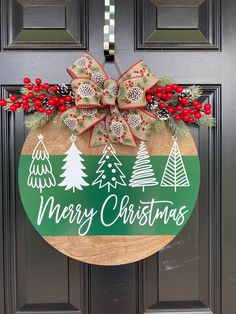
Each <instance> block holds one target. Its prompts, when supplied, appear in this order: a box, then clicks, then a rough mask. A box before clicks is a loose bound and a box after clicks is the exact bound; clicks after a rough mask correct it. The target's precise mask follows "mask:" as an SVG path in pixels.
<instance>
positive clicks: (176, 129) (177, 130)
mask: <svg viewBox="0 0 236 314" xmlns="http://www.w3.org/2000/svg"><path fill="white" fill-rule="evenodd" d="M167 125H168V126H169V127H170V129H171V132H172V134H173V136H175V137H176V138H177V139H181V138H184V137H188V136H189V135H190V132H189V128H188V126H187V125H186V124H185V123H184V122H183V121H175V120H174V119H173V118H172V117H171V116H170V117H169V119H168V120H167Z"/></svg>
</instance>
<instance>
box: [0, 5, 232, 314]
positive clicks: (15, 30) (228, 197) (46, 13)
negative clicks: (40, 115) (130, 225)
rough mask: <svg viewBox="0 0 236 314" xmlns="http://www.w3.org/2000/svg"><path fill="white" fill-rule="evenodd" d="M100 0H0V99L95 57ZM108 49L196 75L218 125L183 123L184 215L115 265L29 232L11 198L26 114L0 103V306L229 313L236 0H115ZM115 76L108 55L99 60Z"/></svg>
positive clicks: (182, 78) (5, 312)
mask: <svg viewBox="0 0 236 314" xmlns="http://www.w3.org/2000/svg"><path fill="white" fill-rule="evenodd" d="M103 6H104V2H103V0H96V1H95V0H91V1H89V2H88V1H86V0H78V1H76V0H51V1H50V0H36V1H30V0H2V1H1V31H2V32H1V53H0V73H1V78H0V79H1V81H0V84H1V91H2V97H6V96H7V95H8V94H9V93H11V92H12V91H13V90H14V91H15V90H19V88H20V84H21V82H22V81H21V79H22V78H23V77H24V76H29V77H31V78H32V79H33V78H35V77H42V79H43V80H44V81H48V82H49V83H56V82H61V83H62V82H64V83H68V82H69V76H68V75H67V73H66V71H65V68H66V67H67V66H68V65H70V64H72V63H73V62H74V61H75V60H76V59H77V58H78V57H79V56H80V55H81V53H82V50H85V49H89V50H90V52H91V53H92V54H93V55H94V56H95V57H96V58H97V59H98V60H100V61H101V60H102V58H103V51H102V47H103V23H104V20H103V19H104V7H103ZM116 13H117V14H116V52H117V55H118V58H119V60H120V63H121V66H122V67H123V69H126V68H127V67H128V66H130V65H132V64H133V63H134V62H135V61H136V60H137V59H140V58H142V59H144V61H145V62H146V63H147V64H148V65H149V66H150V67H151V69H152V71H153V72H154V73H155V74H156V75H157V76H159V77H160V76H163V75H170V76H172V77H174V78H175V79H176V82H177V83H180V84H193V83H195V84H199V85H201V86H202V88H203V90H204V95H205V97H207V98H208V100H209V102H212V103H213V106H214V115H215V117H216V119H217V127H216V128H214V129H212V130H208V129H205V128H202V129H201V130H198V129H196V128H192V134H193V137H194V139H195V141H196V144H197V146H198V150H199V154H200V159H201V175H202V179H201V189H200V194H199V199H198V202H197V204H196V208H195V211H194V213H193V215H192V216H191V219H190V221H189V222H188V224H187V225H186V227H185V228H184V230H183V231H182V232H181V234H179V235H178V236H177V237H176V239H175V240H174V241H173V242H172V243H170V244H169V245H168V246H167V247H166V248H164V249H163V250H162V251H161V252H159V253H158V254H155V255H153V256H151V257H150V258H147V259H146V260H143V261H140V262H138V263H135V264H129V265H125V266H121V267H97V266H90V265H86V264H83V263H79V262H77V261H75V260H72V259H69V258H67V257H66V256H64V255H62V254H60V253H58V252H57V251H56V250H54V249H53V248H52V247H50V246H49V245H48V244H47V243H46V242H45V241H43V240H42V239H41V238H40V236H39V235H38V234H37V233H36V232H35V231H34V229H33V227H32V226H31V224H30V222H29V221H28V219H27V218H26V215H25V213H24V210H23V208H22V204H21V201H20V198H19V192H18V186H17V166H18V159H19V154H20V150H21V147H22V145H23V142H24V139H25V136H26V134H27V130H26V129H25V128H24V124H23V121H24V116H23V114H22V115H21V114H17V115H14V114H11V113H7V112H5V111H4V110H2V111H1V116H0V117H1V128H0V132H1V133H0V149H1V158H0V173H1V181H0V191H1V199H0V206H1V210H0V313H1V314H14V313H19V314H23V313H28V314H33V313H42V314H46V313H55V314H57V313H60V314H72V313H73V314H75V313H81V312H82V313H83V314H87V313H91V314H101V313H103V314H110V313H113V314H121V313H122V314H138V313H139V314H140V313H145V312H152V313H182V314H183V313H193V312H194V313H197V314H200V313H208V314H210V313H213V314H220V313H222V314H234V313H236V298H235V295H236V267H235V265H236V263H235V262H236V261H235V256H236V253H235V247H236V237H235V221H236V211H235V209H234V206H233V204H234V193H235V192H234V190H235V177H236V170H235V169H236V168H235V162H236V157H235V156H236V146H235V133H236V129H235V116H236V109H235V108H236V106H235V102H234V98H235V95H234V94H235V86H234V85H235V82H236V36H235V34H236V19H235V15H236V3H235V1H234V0H222V1H220V0H152V1H148V0H130V1H127V0H119V1H116ZM106 69H107V71H108V72H109V74H110V75H111V76H117V75H118V74H117V72H116V68H115V66H114V65H113V64H108V65H107V67H106Z"/></svg>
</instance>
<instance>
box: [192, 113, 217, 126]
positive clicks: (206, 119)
mask: <svg viewBox="0 0 236 314" xmlns="http://www.w3.org/2000/svg"><path fill="white" fill-rule="evenodd" d="M194 122H195V123H196V124H197V125H198V126H201V125H203V126H207V127H213V126H215V125H216V119H215V118H213V117H212V116H207V115H205V114H203V115H202V117H201V119H199V120H195V121H194Z"/></svg>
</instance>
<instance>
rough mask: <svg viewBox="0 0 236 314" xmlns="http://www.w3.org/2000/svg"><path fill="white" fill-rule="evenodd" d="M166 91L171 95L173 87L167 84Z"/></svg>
mask: <svg viewBox="0 0 236 314" xmlns="http://www.w3.org/2000/svg"><path fill="white" fill-rule="evenodd" d="M165 91H166V92H167V93H169V92H170V91H172V87H171V86H170V85H169V84H167V85H166V86H165Z"/></svg>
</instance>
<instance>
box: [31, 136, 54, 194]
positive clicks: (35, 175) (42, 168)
mask: <svg viewBox="0 0 236 314" xmlns="http://www.w3.org/2000/svg"><path fill="white" fill-rule="evenodd" d="M27 185H28V186H30V187H32V188H34V189H35V188H37V189H39V190H40V193H42V191H43V189H44V188H50V187H52V186H55V185H56V180H55V177H54V175H53V173H52V166H51V163H50V160H49V154H48V151H47V149H46V147H45V145H44V143H43V135H42V134H40V135H38V143H37V145H36V146H35V148H34V150H33V153H32V161H31V164H30V167H29V176H28V179H27Z"/></svg>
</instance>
